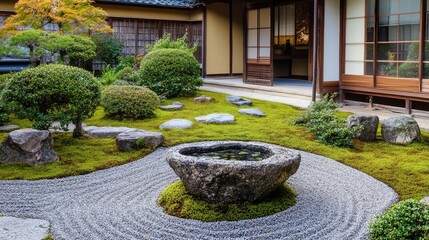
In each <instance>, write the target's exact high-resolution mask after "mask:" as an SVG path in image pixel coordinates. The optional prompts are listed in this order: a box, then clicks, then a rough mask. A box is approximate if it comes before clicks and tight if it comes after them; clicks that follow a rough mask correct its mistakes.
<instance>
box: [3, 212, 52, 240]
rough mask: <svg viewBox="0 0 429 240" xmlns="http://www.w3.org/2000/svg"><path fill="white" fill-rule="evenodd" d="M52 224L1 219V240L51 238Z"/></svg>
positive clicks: (41, 221)
mask: <svg viewBox="0 0 429 240" xmlns="http://www.w3.org/2000/svg"><path fill="white" fill-rule="evenodd" d="M49 228H50V224H49V222H48V221H46V220H42V219H32V218H16V217H0V239H4V240H6V239H15V240H17V239H20V240H42V239H47V238H48V237H49Z"/></svg>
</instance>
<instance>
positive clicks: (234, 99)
mask: <svg viewBox="0 0 429 240" xmlns="http://www.w3.org/2000/svg"><path fill="white" fill-rule="evenodd" d="M226 101H227V102H230V103H232V104H235V105H237V106H240V107H241V106H252V101H250V100H249V99H245V98H241V97H239V96H228V97H226Z"/></svg>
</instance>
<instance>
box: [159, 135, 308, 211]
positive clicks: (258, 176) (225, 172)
mask: <svg viewBox="0 0 429 240" xmlns="http://www.w3.org/2000/svg"><path fill="white" fill-rule="evenodd" d="M228 149H236V150H237V149H239V150H243V149H250V150H253V151H259V152H263V153H266V154H269V157H268V158H265V159H263V160H261V161H230V160H224V159H214V158H211V157H195V156H192V155H191V153H202V152H214V151H219V150H228ZM166 160H167V162H168V164H169V165H170V167H171V168H172V169H173V170H174V172H175V173H176V174H177V176H179V178H180V180H182V183H183V185H184V186H185V188H186V189H187V190H188V192H189V193H191V194H192V195H194V196H195V197H198V198H201V199H205V200H207V201H209V202H212V203H237V202H243V201H249V202H253V201H256V200H258V199H262V198H263V197H265V196H267V195H268V194H270V193H271V192H272V191H274V190H275V189H276V188H278V187H279V186H281V185H282V184H283V183H284V182H285V181H286V180H287V179H289V177H290V176H292V175H293V174H295V173H296V171H297V170H298V168H299V164H300V161H301V155H299V153H298V151H295V150H291V149H288V148H284V147H280V146H277V145H273V144H268V143H260V142H243V141H221V142H197V143H187V144H182V145H179V146H176V147H173V148H171V149H170V150H169V151H168V153H167V157H166Z"/></svg>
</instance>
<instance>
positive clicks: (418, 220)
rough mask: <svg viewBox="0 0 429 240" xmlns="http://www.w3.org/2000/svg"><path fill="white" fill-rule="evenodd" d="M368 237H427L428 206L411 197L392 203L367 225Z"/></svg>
mask: <svg viewBox="0 0 429 240" xmlns="http://www.w3.org/2000/svg"><path fill="white" fill-rule="evenodd" d="M369 227H370V233H369V236H370V239H372V240H376V239H377V240H384V239H385V240H396V239H415V240H427V239H429V206H428V205H426V204H424V203H421V202H418V201H416V200H413V199H408V200H405V201H402V202H399V203H397V204H395V205H393V207H392V208H390V209H389V210H387V211H386V212H384V213H383V214H382V215H380V216H378V217H377V218H376V219H375V220H374V221H372V222H371V223H370V225H369Z"/></svg>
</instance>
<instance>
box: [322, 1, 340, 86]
mask: <svg viewBox="0 0 429 240" xmlns="http://www.w3.org/2000/svg"><path fill="white" fill-rule="evenodd" d="M324 38H325V39H324V56H323V61H324V64H323V67H324V69H323V79H324V81H325V82H327V81H338V80H339V79H340V76H339V71H340V0H326V1H325V33H324Z"/></svg>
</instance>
